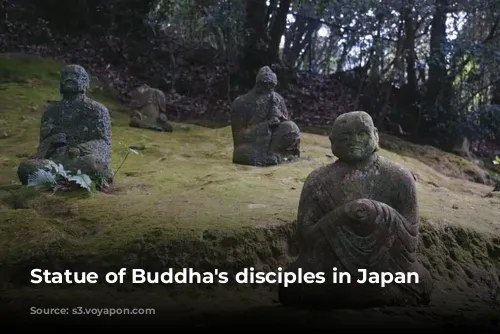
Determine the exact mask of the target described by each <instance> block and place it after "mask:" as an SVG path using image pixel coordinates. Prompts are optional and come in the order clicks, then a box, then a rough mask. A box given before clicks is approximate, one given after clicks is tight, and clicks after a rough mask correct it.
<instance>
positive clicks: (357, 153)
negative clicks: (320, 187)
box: [330, 112, 378, 162]
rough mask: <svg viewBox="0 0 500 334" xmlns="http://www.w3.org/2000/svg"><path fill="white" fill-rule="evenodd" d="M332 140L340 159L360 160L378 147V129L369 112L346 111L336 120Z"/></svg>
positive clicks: (336, 154)
mask: <svg viewBox="0 0 500 334" xmlns="http://www.w3.org/2000/svg"><path fill="white" fill-rule="evenodd" d="M330 142H331V147H332V153H333V154H334V155H335V156H336V157H337V158H339V160H343V161H352V162H354V161H360V160H363V159H366V158H368V157H370V156H371V155H372V154H373V153H374V152H375V151H376V150H377V149H378V131H377V129H376V128H375V126H374V125H373V121H372V119H371V117H370V115H368V114H367V113H365V112H351V113H346V114H343V115H340V116H339V117H338V118H337V119H336V120H335V122H334V125H333V128H332V133H331V135H330Z"/></svg>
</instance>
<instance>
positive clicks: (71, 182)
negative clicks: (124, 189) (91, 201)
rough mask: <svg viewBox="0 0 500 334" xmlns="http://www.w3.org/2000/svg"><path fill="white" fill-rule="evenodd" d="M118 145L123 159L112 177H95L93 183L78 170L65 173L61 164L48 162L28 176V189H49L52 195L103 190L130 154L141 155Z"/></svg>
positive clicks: (107, 175)
mask: <svg viewBox="0 0 500 334" xmlns="http://www.w3.org/2000/svg"><path fill="white" fill-rule="evenodd" d="M119 144H120V145H123V146H124V149H122V150H121V151H120V152H119V153H120V155H122V156H124V158H123V160H122V162H121V164H120V166H119V167H118V168H117V169H116V171H115V172H114V173H113V174H112V175H109V174H103V175H96V176H95V178H94V179H95V182H92V178H91V177H90V176H89V175H87V174H83V173H82V172H81V171H80V170H78V171H77V173H76V174H73V173H72V172H70V171H66V170H65V169H64V166H63V165H62V164H56V163H55V162H53V161H49V163H48V165H47V166H45V167H43V168H40V169H38V170H37V171H36V172H34V173H32V174H31V175H30V176H29V178H28V187H38V188H45V189H50V190H52V191H53V192H54V193H55V192H57V191H71V190H74V189H85V190H87V191H89V192H93V191H95V190H96V189H99V188H103V185H105V184H107V182H108V181H109V178H110V177H111V180H112V179H114V177H115V176H116V174H117V173H118V171H119V170H120V169H121V167H122V166H123V164H124V163H125V161H126V160H127V158H128V156H129V155H130V153H133V154H137V155H141V154H140V153H139V152H137V151H136V150H135V149H133V148H132V147H130V146H127V145H124V144H122V143H119Z"/></svg>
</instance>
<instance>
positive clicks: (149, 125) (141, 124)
mask: <svg viewBox="0 0 500 334" xmlns="http://www.w3.org/2000/svg"><path fill="white" fill-rule="evenodd" d="M131 97H132V99H131V108H132V109H133V110H134V111H133V113H132V114H131V116H130V123H129V125H130V126H131V127H134V128H142V129H149V130H155V131H164V132H172V124H170V122H169V121H168V119H167V116H166V114H165V112H166V109H167V107H166V104H167V99H166V98H165V94H163V92H162V91H161V90H159V89H156V88H151V87H149V86H148V85H146V84H144V85H142V86H139V87H137V88H136V89H134V91H133V92H132V94H131Z"/></svg>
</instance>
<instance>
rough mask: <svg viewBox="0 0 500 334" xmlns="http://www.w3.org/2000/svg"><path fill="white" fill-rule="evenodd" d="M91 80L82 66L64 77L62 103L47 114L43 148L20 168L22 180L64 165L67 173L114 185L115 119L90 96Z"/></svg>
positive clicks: (69, 68) (66, 70) (66, 71)
mask: <svg viewBox="0 0 500 334" xmlns="http://www.w3.org/2000/svg"><path fill="white" fill-rule="evenodd" d="M88 87H89V76H88V74H87V72H86V71H85V69H84V68H83V67H81V66H79V65H69V66H67V67H65V68H64V69H63V71H62V73H61V84H60V92H61V95H62V100H61V101H59V102H56V103H54V104H51V105H50V106H49V107H48V108H47V109H46V110H45V112H44V113H43V115H42V120H41V128H40V144H39V146H38V150H37V152H36V154H35V155H34V156H33V157H31V158H30V159H28V160H26V161H24V162H23V163H21V164H20V166H19V168H18V171H17V173H18V177H19V180H20V181H21V183H22V184H24V185H26V184H27V183H28V178H29V175H30V174H31V173H33V172H35V171H36V170H38V169H40V168H43V167H46V166H48V165H47V164H48V162H49V161H53V162H55V163H57V164H62V165H63V166H64V167H65V170H68V171H73V172H77V171H78V170H81V172H82V173H84V174H87V175H89V176H90V177H91V178H99V179H100V180H105V181H106V182H111V175H112V171H111V168H110V162H111V119H110V115H109V112H108V109H107V108H106V107H105V106H103V105H102V104H100V103H98V102H96V101H93V100H92V99H90V98H88V97H87V96H86V91H87V89H88Z"/></svg>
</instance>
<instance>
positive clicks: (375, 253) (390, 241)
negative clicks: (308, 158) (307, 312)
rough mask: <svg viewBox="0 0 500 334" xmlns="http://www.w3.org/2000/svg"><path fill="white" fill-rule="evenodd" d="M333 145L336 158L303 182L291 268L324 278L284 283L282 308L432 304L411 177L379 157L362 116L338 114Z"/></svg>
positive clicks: (375, 137)
mask: <svg viewBox="0 0 500 334" xmlns="http://www.w3.org/2000/svg"><path fill="white" fill-rule="evenodd" d="M330 142H331V149H332V152H333V154H334V155H335V156H336V157H337V158H338V160H337V161H335V162H334V163H332V164H330V165H327V166H324V167H321V168H319V169H317V170H315V171H313V172H312V173H311V174H310V175H309V176H308V177H307V179H306V181H305V184H304V187H303V190H302V193H301V197H300V201H299V208H298V218H297V224H298V225H297V237H298V239H297V240H298V241H299V255H298V258H297V260H296V261H295V262H294V263H292V264H291V266H290V268H288V269H287V271H291V272H299V271H300V270H301V271H302V272H313V273H319V272H324V273H325V276H324V277H325V278H326V280H325V282H324V283H322V284H320V283H314V284H298V283H295V284H292V285H288V287H285V286H284V285H280V287H279V299H280V301H281V303H282V304H284V305H288V306H297V307H308V308H309V307H310V308H313V307H318V308H363V307H376V306H383V305H394V306H395V305H421V304H428V303H429V302H430V295H431V292H432V289H433V283H432V279H431V276H430V273H429V272H428V271H427V269H425V268H424V267H423V266H422V265H421V264H420V263H419V262H418V261H417V255H416V252H417V244H418V240H419V224H420V223H419V212H418V202H417V193H416V185H415V181H414V179H413V176H412V174H411V173H410V172H409V171H407V170H406V169H404V168H403V167H401V166H399V165H397V164H395V163H393V162H391V161H390V160H388V159H385V158H383V157H380V156H379V155H378V154H377V150H378V131H377V129H376V128H375V127H374V125H373V120H372V118H371V117H370V115H368V114H367V113H365V112H363V111H354V112H349V113H345V114H342V115H340V116H339V117H338V118H337V119H336V120H335V121H334V124H333V127H332V131H331V135H330ZM363 270H365V271H366V273H368V275H366V274H365V272H364V271H363ZM374 273H378V276H377V274H374ZM384 273H385V274H384ZM398 273H399V274H398ZM408 273H416V275H415V274H413V275H411V276H410V275H408ZM346 274H347V275H346ZM391 275H392V278H393V281H392V283H388V282H389V281H390V276H391ZM417 275H418V282H417V280H416V276H417ZM349 277H350V278H351V280H350V283H349V280H348V278H349ZM367 277H368V280H365V279H366V278H367ZM376 278H379V282H378V283H377V281H376ZM358 280H360V281H358ZM382 280H384V282H385V286H382V285H383V284H382V283H381V282H382Z"/></svg>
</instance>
